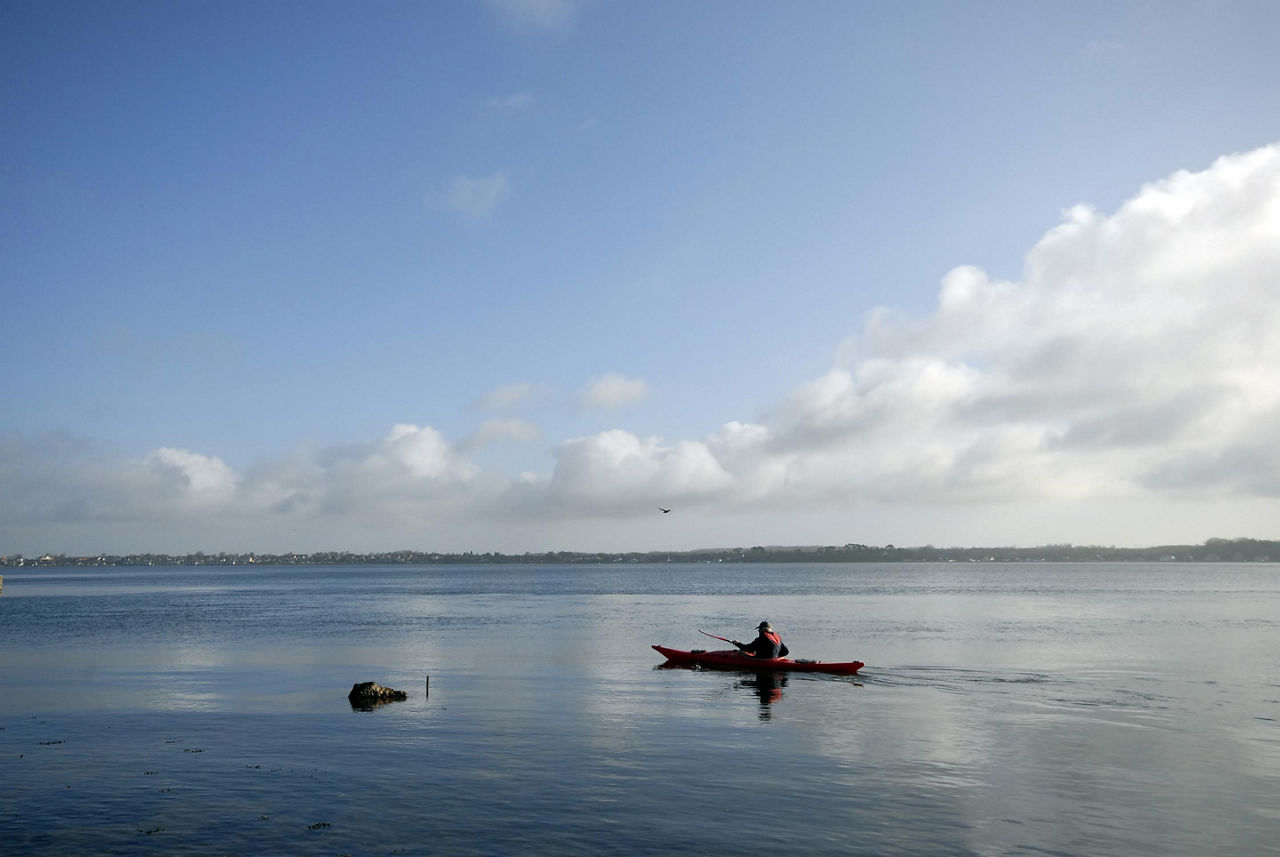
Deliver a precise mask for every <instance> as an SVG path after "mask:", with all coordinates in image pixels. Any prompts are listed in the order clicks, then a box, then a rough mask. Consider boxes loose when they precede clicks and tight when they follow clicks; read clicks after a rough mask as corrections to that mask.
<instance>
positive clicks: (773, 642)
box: [734, 631, 790, 658]
mask: <svg viewBox="0 0 1280 857" xmlns="http://www.w3.org/2000/svg"><path fill="white" fill-rule="evenodd" d="M734 645H735V646H737V647H738V648H739V649H741V650H742V651H744V652H746V653H747V654H749V655H754V656H756V657H757V658H785V657H786V656H787V655H788V654H790V650H788V649H787V644H786V643H784V642H782V638H781V637H779V636H778V635H777V634H776V633H774V632H773V631H761V632H760V636H759V637H756V638H755V639H754V640H752V641H751V642H750V643H739V642H736V641H735V642H734Z"/></svg>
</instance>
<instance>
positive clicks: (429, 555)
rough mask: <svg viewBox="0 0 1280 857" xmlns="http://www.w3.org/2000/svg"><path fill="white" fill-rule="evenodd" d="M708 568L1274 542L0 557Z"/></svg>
mask: <svg viewBox="0 0 1280 857" xmlns="http://www.w3.org/2000/svg"><path fill="white" fill-rule="evenodd" d="M619 562H625V563H658V562H662V563H665V562H671V563H708V562H737V563H749V562H774V563H778V562H1280V541H1268V540H1259V539H1209V540H1208V541H1206V542H1205V543H1204V544H1201V545H1161V546H1157V547H1148V548H1116V547H1099V546H1097V545H1069V544H1062V545H1044V546H1042V547H1030V548H1019V547H997V548H991V547H986V548H984V547H974V548H963V547H949V548H938V547H934V546H932V545H925V546H924V547H911V548H900V547H895V546H893V545H885V546H883V547H874V546H871V545H859V544H846V545H842V546H838V547H836V546H821V547H760V546H756V547H751V548H715V549H708V550H692V551H648V552H632V553H601V552H580V551H548V552H545V553H523V554H503V553H473V552H471V551H468V552H465V553H439V552H435V551H410V550H403V551H391V552H388V553H351V552H347V551H321V552H317V553H283V554H260V553H238V554H236V553H217V554H206V553H203V552H196V553H191V554H185V555H172V554H153V553H147V554H129V555H126V556H110V555H106V554H99V555H96V556H66V555H63V554H45V555H43V556H39V557H23V556H22V555H21V554H19V555H16V556H9V557H0V566H2V567H8V568H15V567H27V566H104V565H105V566H146V565H195V566H201V565H520V564H538V563H554V564H558V565H565V564H574V563H583V564H599V563H619Z"/></svg>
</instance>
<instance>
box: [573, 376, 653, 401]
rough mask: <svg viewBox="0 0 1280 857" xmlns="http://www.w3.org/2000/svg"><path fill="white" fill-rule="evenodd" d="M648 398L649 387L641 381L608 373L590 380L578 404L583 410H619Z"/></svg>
mask: <svg viewBox="0 0 1280 857" xmlns="http://www.w3.org/2000/svg"><path fill="white" fill-rule="evenodd" d="M648 397H649V385H648V384H646V383H645V382H644V381H643V380H642V379H640V378H628V377H626V376H625V375H621V374H619V373H617V372H610V373H609V374H607V375H603V376H601V377H599V378H593V379H591V381H590V382H589V383H588V384H587V386H586V388H585V389H584V390H583V391H582V394H581V395H580V396H579V397H578V403H579V405H581V406H582V407H584V408H620V407H622V406H623V405H630V404H633V403H635V402H641V401H644V400H645V399H646V398H648Z"/></svg>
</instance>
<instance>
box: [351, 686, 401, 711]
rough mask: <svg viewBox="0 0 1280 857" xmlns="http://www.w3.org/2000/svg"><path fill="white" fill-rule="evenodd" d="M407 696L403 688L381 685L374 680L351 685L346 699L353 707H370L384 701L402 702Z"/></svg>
mask: <svg viewBox="0 0 1280 857" xmlns="http://www.w3.org/2000/svg"><path fill="white" fill-rule="evenodd" d="M408 698H409V694H407V693H405V692H404V691H403V690H394V689H392V688H389V687H383V686H382V685H380V684H378V683H377V682H376V681H362V682H357V683H356V684H353V685H352V686H351V692H350V693H348V694H347V701H349V702H350V703H351V705H352V707H353V708H372V707H373V706H375V705H382V704H383V703H385V702H402V701H403V700H406V699H408Z"/></svg>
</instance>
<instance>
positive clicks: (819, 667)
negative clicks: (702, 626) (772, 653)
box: [653, 646, 866, 675]
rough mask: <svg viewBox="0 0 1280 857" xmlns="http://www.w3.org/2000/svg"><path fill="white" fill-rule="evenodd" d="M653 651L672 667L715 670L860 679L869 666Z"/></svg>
mask: <svg viewBox="0 0 1280 857" xmlns="http://www.w3.org/2000/svg"><path fill="white" fill-rule="evenodd" d="M653 650H654V651H655V652H657V653H658V654H660V655H662V656H663V657H664V658H666V659H667V662H668V663H672V664H684V665H688V666H700V667H711V668H714V669H728V670H753V671H761V670H770V671H785V672H802V673H831V674H832V675H857V674H858V670H860V669H862V668H863V667H864V666H866V664H864V663H863V662H862V661H849V662H848V663H836V662H834V661H809V660H791V659H790V658H753V657H751V656H750V655H744V654H743V653H742V652H737V651H732V650H728V651H723V652H705V651H701V650H698V649H695V650H694V651H691V652H686V651H684V650H683V649H669V648H667V647H666V646H654V647H653Z"/></svg>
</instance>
